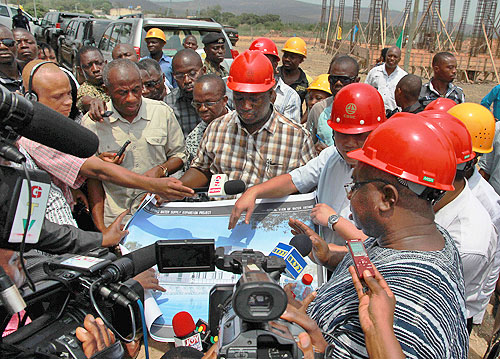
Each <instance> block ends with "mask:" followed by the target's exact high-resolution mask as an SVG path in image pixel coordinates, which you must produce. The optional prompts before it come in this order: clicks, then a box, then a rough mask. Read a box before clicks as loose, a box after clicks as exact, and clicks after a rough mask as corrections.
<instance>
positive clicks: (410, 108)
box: [386, 101, 425, 118]
mask: <svg viewBox="0 0 500 359" xmlns="http://www.w3.org/2000/svg"><path fill="white" fill-rule="evenodd" d="M423 110H425V108H424V106H422V104H421V103H420V102H418V101H417V102H415V103H414V104H413V105H411V106H408V107H405V108H404V109H402V110H400V109H399V107H396V108H395V109H394V110H392V111H387V112H386V115H387V118H389V117H391V116H392V115H395V114H396V113H398V112H408V113H420V112H422V111H423Z"/></svg>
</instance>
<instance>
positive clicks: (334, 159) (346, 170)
mask: <svg viewBox="0 0 500 359" xmlns="http://www.w3.org/2000/svg"><path fill="white" fill-rule="evenodd" d="M351 174H352V167H351V166H349V165H348V164H347V162H346V161H345V160H344V159H343V158H342V156H340V154H339V152H338V151H337V148H335V146H329V147H327V148H325V149H324V150H323V151H321V153H320V154H319V156H318V157H316V158H314V159H312V160H311V161H309V162H308V163H307V164H306V165H304V166H302V167H299V168H297V169H294V170H293V171H292V172H290V176H291V177H292V182H293V184H294V185H295V187H297V189H298V191H299V192H300V193H307V192H310V191H312V190H313V189H314V188H315V187H317V195H318V202H319V203H325V204H327V205H329V206H330V207H332V208H333V209H334V210H335V211H336V212H337V213H339V214H340V212H341V211H342V210H343V209H344V208H345V207H347V206H348V205H349V200H348V199H347V194H346V192H345V189H344V185H345V184H346V183H349V182H351V181H352V179H351ZM320 231H321V234H322V237H323V238H324V240H325V241H326V242H327V243H334V244H338V245H345V240H344V239H343V238H342V237H341V236H339V235H338V234H337V232H334V231H332V230H331V229H330V228H328V227H320Z"/></svg>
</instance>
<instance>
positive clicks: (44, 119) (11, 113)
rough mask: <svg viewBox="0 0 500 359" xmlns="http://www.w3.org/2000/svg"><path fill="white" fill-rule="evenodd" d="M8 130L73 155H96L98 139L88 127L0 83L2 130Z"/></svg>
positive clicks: (83, 156) (84, 156)
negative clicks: (29, 99) (11, 90)
mask: <svg viewBox="0 0 500 359" xmlns="http://www.w3.org/2000/svg"><path fill="white" fill-rule="evenodd" d="M6 129H11V130H14V131H15V132H16V133H17V134H19V135H21V136H24V137H26V138H29V139H30V140H33V141H36V142H39V143H41V144H43V145H45V146H49V147H52V148H54V149H56V150H59V151H61V152H64V153H69V154H71V155H73V156H77V157H82V158H87V157H91V156H93V155H94V154H95V153H96V152H97V150H98V147H99V139H98V138H97V136H96V135H95V134H94V133H93V132H92V131H89V130H87V129H86V128H85V127H83V126H81V125H79V124H78V123H76V122H75V121H73V120H71V119H69V118H67V117H65V116H63V115H61V114H60V113H59V112H57V111H54V110H52V109H50V108H49V107H47V106H45V105H42V104H41V103H39V102H31V101H28V100H27V99H26V98H24V97H23V96H21V95H19V94H17V93H14V92H10V91H9V90H7V89H6V88H5V87H4V86H1V85H0V133H2V132H5V130H6Z"/></svg>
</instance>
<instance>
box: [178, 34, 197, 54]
mask: <svg viewBox="0 0 500 359" xmlns="http://www.w3.org/2000/svg"><path fill="white" fill-rule="evenodd" d="M182 46H184V48H185V49H192V50H196V49H197V48H198V40H196V37H195V36H194V35H188V36H186V37H185V38H184V40H183V41H182Z"/></svg>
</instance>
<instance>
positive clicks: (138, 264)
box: [122, 243, 156, 276]
mask: <svg viewBox="0 0 500 359" xmlns="http://www.w3.org/2000/svg"><path fill="white" fill-rule="evenodd" d="M123 257H126V258H129V259H130V260H131V261H132V263H133V264H134V273H133V275H132V276H136V275H137V274H139V273H142V272H144V271H146V270H148V269H149V268H151V267H152V266H154V265H156V246H155V244H154V243H153V244H150V245H148V246H145V247H141V248H139V249H136V250H135V251H132V252H130V253H127V254H126V255H124V256H123ZM123 257H122V258H123Z"/></svg>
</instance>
